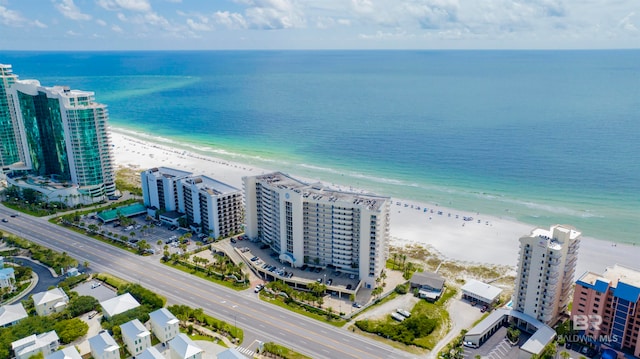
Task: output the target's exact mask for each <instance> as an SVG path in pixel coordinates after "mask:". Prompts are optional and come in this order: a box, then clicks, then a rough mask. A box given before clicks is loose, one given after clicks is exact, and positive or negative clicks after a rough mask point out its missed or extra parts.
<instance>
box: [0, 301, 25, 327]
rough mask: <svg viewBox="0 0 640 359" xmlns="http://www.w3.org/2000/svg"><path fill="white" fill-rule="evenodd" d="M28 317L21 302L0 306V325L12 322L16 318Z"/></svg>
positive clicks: (16, 319)
mask: <svg viewBox="0 0 640 359" xmlns="http://www.w3.org/2000/svg"><path fill="white" fill-rule="evenodd" d="M26 317H28V315H27V311H26V310H24V306H22V303H20V302H18V303H17V304H7V305H3V306H2V307H0V327H4V326H5V325H8V324H11V323H14V322H16V321H18V320H21V319H24V318H26Z"/></svg>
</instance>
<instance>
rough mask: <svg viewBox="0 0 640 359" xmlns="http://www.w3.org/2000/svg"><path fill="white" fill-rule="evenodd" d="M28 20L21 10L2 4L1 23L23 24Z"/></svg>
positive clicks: (9, 24)
mask: <svg viewBox="0 0 640 359" xmlns="http://www.w3.org/2000/svg"><path fill="white" fill-rule="evenodd" d="M25 22H27V20H26V19H25V18H23V17H22V15H20V13H19V12H17V11H14V10H10V9H7V8H6V7H4V6H0V24H3V25H7V26H22V25H23V24H24V23H25Z"/></svg>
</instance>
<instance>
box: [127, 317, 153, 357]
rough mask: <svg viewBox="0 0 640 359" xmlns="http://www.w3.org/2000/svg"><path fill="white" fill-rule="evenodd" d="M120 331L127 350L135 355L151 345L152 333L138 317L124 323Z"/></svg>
mask: <svg viewBox="0 0 640 359" xmlns="http://www.w3.org/2000/svg"><path fill="white" fill-rule="evenodd" d="M120 331H121V332H122V341H123V342H124V345H125V347H126V348H127V351H128V352H129V353H130V354H131V355H132V356H134V357H135V356H137V355H138V354H140V353H142V352H143V351H144V350H145V349H147V348H148V347H150V346H151V333H150V332H149V331H148V330H147V328H145V326H144V325H142V323H141V322H140V321H139V320H138V319H134V320H132V321H129V322H126V323H124V324H122V325H121V326H120Z"/></svg>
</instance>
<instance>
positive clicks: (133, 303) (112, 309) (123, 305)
mask: <svg viewBox="0 0 640 359" xmlns="http://www.w3.org/2000/svg"><path fill="white" fill-rule="evenodd" d="M100 305H101V306H102V309H103V310H104V313H105V315H106V316H107V317H108V318H110V317H113V316H114V315H116V314H120V313H124V312H126V311H127V310H131V309H133V308H137V307H139V306H140V303H138V301H137V300H136V299H135V298H134V297H133V296H132V295H131V294H129V293H125V294H122V295H119V296H117V297H115V298H111V299H107V300H105V301H104V302H100Z"/></svg>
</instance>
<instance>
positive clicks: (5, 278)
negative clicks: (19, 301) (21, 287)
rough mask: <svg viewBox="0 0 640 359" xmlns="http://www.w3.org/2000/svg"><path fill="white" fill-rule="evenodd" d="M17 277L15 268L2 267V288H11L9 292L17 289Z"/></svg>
mask: <svg viewBox="0 0 640 359" xmlns="http://www.w3.org/2000/svg"><path fill="white" fill-rule="evenodd" d="M15 284H16V275H15V271H14V270H13V268H11V267H9V268H1V267H0V288H9V291H13V290H14V289H15Z"/></svg>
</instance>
